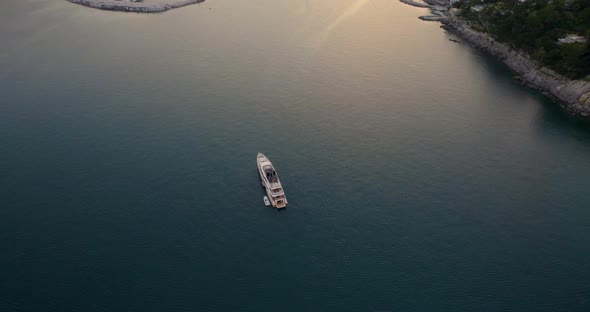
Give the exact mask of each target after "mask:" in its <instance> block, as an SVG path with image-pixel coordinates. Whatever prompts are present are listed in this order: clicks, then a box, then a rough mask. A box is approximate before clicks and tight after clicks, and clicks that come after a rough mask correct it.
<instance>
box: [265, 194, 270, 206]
mask: <svg viewBox="0 0 590 312" xmlns="http://www.w3.org/2000/svg"><path fill="white" fill-rule="evenodd" d="M263 199H264V205H265V206H270V201H269V200H268V197H267V196H264V198H263Z"/></svg>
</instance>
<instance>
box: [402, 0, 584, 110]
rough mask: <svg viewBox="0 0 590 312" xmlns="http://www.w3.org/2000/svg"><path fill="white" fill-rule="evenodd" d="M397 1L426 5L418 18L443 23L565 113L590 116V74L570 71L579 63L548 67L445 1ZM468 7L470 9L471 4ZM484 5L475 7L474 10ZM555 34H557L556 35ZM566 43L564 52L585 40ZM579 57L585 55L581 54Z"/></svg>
mask: <svg viewBox="0 0 590 312" xmlns="http://www.w3.org/2000/svg"><path fill="white" fill-rule="evenodd" d="M400 1H401V2H404V3H406V4H409V5H413V6H416V7H421V8H424V7H428V8H430V9H431V11H432V12H433V15H429V16H423V17H420V18H421V19H422V20H428V21H440V22H441V23H442V24H443V25H442V26H441V27H442V28H444V29H446V30H448V31H450V32H452V33H454V34H456V35H458V36H459V37H461V38H463V39H464V40H465V41H466V42H469V43H470V44H472V45H473V46H475V47H477V48H480V49H482V50H484V51H486V52H488V53H490V54H492V55H494V56H496V57H497V58H498V59H500V60H501V61H502V62H503V63H504V64H506V65H507V66H508V67H509V68H510V69H511V70H512V71H513V72H514V73H515V75H516V78H517V80H519V81H520V82H522V83H523V84H525V85H527V86H529V87H531V88H534V89H537V90H539V91H541V92H543V93H544V94H545V95H547V96H549V97H551V98H552V99H554V100H556V101H557V102H558V103H559V104H560V105H561V106H562V107H563V108H564V109H565V111H566V112H568V113H569V114H571V115H573V116H576V117H582V118H584V119H590V79H589V78H590V76H587V75H588V72H583V71H578V72H576V74H575V75H572V74H571V73H572V70H571V69H572V68H576V69H579V68H580V67H579V66H569V67H568V68H570V70H569V71H563V70H560V69H562V68H563V67H557V68H555V67H553V69H552V68H549V66H550V65H551V64H547V63H546V62H543V60H540V59H538V58H535V57H534V56H531V51H530V50H528V49H526V48H524V47H520V46H518V45H516V44H514V43H513V42H511V41H509V40H505V39H504V38H498V37H497V36H494V35H493V33H492V32H488V31H486V30H485V29H482V28H481V27H479V26H480V25H481V23H480V22H479V20H477V19H476V20H474V17H473V15H468V16H466V14H465V12H464V10H461V9H458V8H451V7H450V6H449V2H447V0H424V2H426V3H427V4H426V5H425V4H423V3H420V2H415V1H413V0H400ZM454 2H458V1H454ZM523 2H524V1H523ZM523 2H519V3H523ZM531 2H532V1H531ZM445 3H446V5H445ZM459 4H461V2H460V3H459ZM523 4H524V3H523ZM529 5H530V3H529ZM455 6H457V5H455ZM468 7H469V8H470V10H472V9H471V6H468ZM486 8H487V7H483V8H482V7H476V9H475V10H476V11H477V10H480V9H486ZM509 14H510V13H509V11H506V10H503V11H502V13H501V14H500V15H502V16H507V15H509ZM490 24H492V25H493V22H492V21H489V20H486V22H485V25H487V26H488V27H490ZM513 24H514V25H513V26H512V27H516V28H518V27H522V25H518V22H517V21H516V22H514V23H513ZM555 35H556V36H557V34H555ZM503 39H504V40H503ZM555 42H556V45H557V44H558V43H559V42H560V41H558V40H555ZM567 44H568V45H569V46H568V45H565V46H563V48H565V49H567V50H568V51H569V50H570V49H572V48H575V49H574V50H575V51H579V49H583V48H587V42H584V43H581V42H573V43H567ZM580 56H586V55H585V54H584V53H582V54H580ZM570 59H571V62H577V61H578V59H577V58H570ZM572 64H573V63H572ZM557 70H559V71H560V72H558V71H557Z"/></svg>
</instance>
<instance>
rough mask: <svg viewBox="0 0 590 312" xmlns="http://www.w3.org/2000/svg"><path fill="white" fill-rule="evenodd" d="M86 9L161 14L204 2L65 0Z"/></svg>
mask: <svg viewBox="0 0 590 312" xmlns="http://www.w3.org/2000/svg"><path fill="white" fill-rule="evenodd" d="M67 1H69V2H72V3H76V4H80V5H84V6H87V7H91V8H95V9H101V10H108V11H120V12H135V13H161V12H165V11H168V10H172V9H176V8H179V7H183V6H186V5H190V4H195V3H201V2H203V1H205V0H169V1H165V0H161V1H157V0H155V1H154V0H143V1H138V2H132V1H125V0H67Z"/></svg>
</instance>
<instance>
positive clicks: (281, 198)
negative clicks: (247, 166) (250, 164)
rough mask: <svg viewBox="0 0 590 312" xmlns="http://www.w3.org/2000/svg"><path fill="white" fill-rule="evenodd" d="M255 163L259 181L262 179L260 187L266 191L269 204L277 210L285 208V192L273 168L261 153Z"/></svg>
mask: <svg viewBox="0 0 590 312" xmlns="http://www.w3.org/2000/svg"><path fill="white" fill-rule="evenodd" d="M256 163H257V164H258V172H259V173H260V179H262V186H264V188H265V189H266V194H267V195H268V199H269V200H270V203H271V204H272V206H273V207H276V208H278V209H280V208H285V207H286V206H287V197H285V191H284V190H283V186H282V185H281V181H280V180H279V176H278V175H277V171H276V170H275V167H274V166H273V165H272V163H271V162H270V160H268V158H266V156H264V154H262V153H258V156H257V157H256ZM265 202H266V201H265Z"/></svg>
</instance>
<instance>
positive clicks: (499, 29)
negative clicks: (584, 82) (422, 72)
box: [453, 0, 590, 79]
mask: <svg viewBox="0 0 590 312" xmlns="http://www.w3.org/2000/svg"><path fill="white" fill-rule="evenodd" d="M521 1H522V0H521ZM453 6H454V7H455V8H459V9H460V15H461V16H462V17H463V18H465V19H467V20H469V21H470V22H471V23H472V25H473V27H475V28H476V29H478V30H481V31H485V32H487V33H490V34H491V35H492V36H493V37H494V38H495V39H497V40H499V41H501V42H505V43H507V44H509V45H511V46H512V47H514V48H517V49H520V50H524V51H525V52H527V53H528V54H529V55H531V56H532V57H533V58H534V59H535V60H536V61H538V62H539V63H541V64H543V65H544V66H547V67H549V68H551V69H554V70H555V71H557V72H559V73H560V74H562V75H564V76H567V77H569V78H574V79H580V78H584V77H586V79H588V75H589V74H590V40H588V41H586V42H585V43H566V44H558V39H559V38H563V37H564V36H566V35H568V34H578V35H580V36H584V37H586V38H588V39H590V0H527V1H524V2H520V1H518V0H482V1H479V0H472V1H469V0H463V1H459V2H458V3H455V4H454V5H453Z"/></svg>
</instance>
